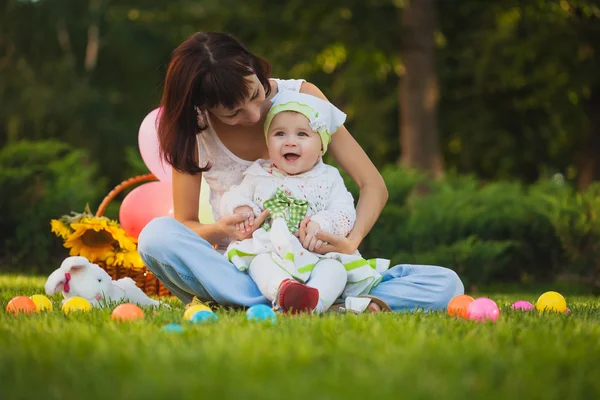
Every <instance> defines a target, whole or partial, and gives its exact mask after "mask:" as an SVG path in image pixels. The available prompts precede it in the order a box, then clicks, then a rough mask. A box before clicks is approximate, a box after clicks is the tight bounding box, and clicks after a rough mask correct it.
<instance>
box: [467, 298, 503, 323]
mask: <svg viewBox="0 0 600 400" xmlns="http://www.w3.org/2000/svg"><path fill="white" fill-rule="evenodd" d="M499 316H500V309H499V308H498V305H497V304H496V302H494V300H492V299H488V298H487V297H480V298H479V299H476V300H474V301H473V302H472V303H471V305H469V309H468V310H467V318H469V319H470V320H474V321H487V320H490V321H493V322H496V320H497V319H498V317H499Z"/></svg>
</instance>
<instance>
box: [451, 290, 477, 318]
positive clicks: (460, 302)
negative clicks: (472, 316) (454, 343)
mask: <svg viewBox="0 0 600 400" xmlns="http://www.w3.org/2000/svg"><path fill="white" fill-rule="evenodd" d="M473 300H474V299H473V298H472V297H471V296H468V295H466V294H460V295H458V296H455V297H453V298H452V300H450V303H448V315H451V316H453V317H459V318H464V319H467V310H468V309H469V305H471V303H472V302H473Z"/></svg>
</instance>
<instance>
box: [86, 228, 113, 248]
mask: <svg viewBox="0 0 600 400" xmlns="http://www.w3.org/2000/svg"><path fill="white" fill-rule="evenodd" d="M81 241H82V242H83V243H84V244H85V245H86V246H87V247H104V246H106V245H110V244H112V243H113V242H114V238H113V237H112V235H111V234H110V233H109V232H107V231H105V230H101V231H99V232H96V231H95V230H93V229H89V230H87V231H85V233H84V234H83V235H81Z"/></svg>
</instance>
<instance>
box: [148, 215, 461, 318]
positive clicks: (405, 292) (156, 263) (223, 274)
mask: <svg viewBox="0 0 600 400" xmlns="http://www.w3.org/2000/svg"><path fill="white" fill-rule="evenodd" d="M138 250H139V253H140V255H141V257H142V259H143V260H144V262H145V263H146V266H147V267H148V269H149V270H150V271H152V273H153V274H154V275H156V277H157V278H158V279H159V280H160V281H161V282H162V283H163V284H164V285H165V286H166V287H167V288H168V289H169V290H170V291H171V293H173V294H174V295H175V296H177V297H179V299H181V301H183V302H184V303H188V302H190V301H191V300H192V297H193V296H197V297H198V298H200V299H201V300H212V301H216V302H217V303H219V304H223V305H241V306H246V307H248V306H252V305H255V304H270V302H269V300H267V299H266V298H265V297H264V296H263V295H262V294H261V292H260V291H259V290H258V287H257V286H256V284H255V283H254V281H253V280H252V279H251V278H250V276H249V275H248V274H247V273H245V272H241V271H239V270H238V269H237V268H236V267H235V266H234V265H233V264H231V263H230V262H229V261H228V260H227V259H226V258H225V256H223V255H222V254H220V253H218V252H217V251H216V250H215V249H214V248H213V247H212V246H211V245H210V243H208V242H207V241H206V240H204V239H202V238H201V237H200V236H199V235H198V234H196V233H195V232H193V231H192V230H190V229H189V228H188V227H186V226H185V225H183V224H182V223H180V222H178V221H177V220H175V219H173V218H170V217H160V218H156V219H154V220H152V221H150V222H149V223H148V225H146V227H145V228H144V229H143V231H142V232H141V233H140V236H139V240H138ZM382 275H383V280H382V281H381V283H380V284H379V285H377V286H376V287H375V288H374V289H373V290H372V291H371V293H370V294H371V295H373V296H377V297H379V298H381V299H383V300H385V301H386V302H387V303H388V304H389V305H390V307H391V308H392V310H394V311H413V310H417V309H425V310H435V309H443V308H446V306H447V305H448V302H449V301H450V299H452V298H453V297H454V296H456V295H459V294H463V293H464V286H463V284H462V282H461V280H460V278H459V277H458V275H456V273H455V272H454V271H452V270H449V269H447V268H442V267H433V266H427V265H398V266H395V267H392V268H390V269H389V270H387V271H385V272H384V273H383V274H382Z"/></svg>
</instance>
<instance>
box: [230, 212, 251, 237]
mask: <svg viewBox="0 0 600 400" xmlns="http://www.w3.org/2000/svg"><path fill="white" fill-rule="evenodd" d="M233 213H234V214H238V215H245V216H246V215H247V216H248V218H247V219H246V220H245V221H242V222H239V223H237V224H235V228H236V229H237V231H238V232H250V231H251V230H252V226H253V225H254V211H253V210H252V207H250V206H239V207H236V208H235V209H234V210H233Z"/></svg>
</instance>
